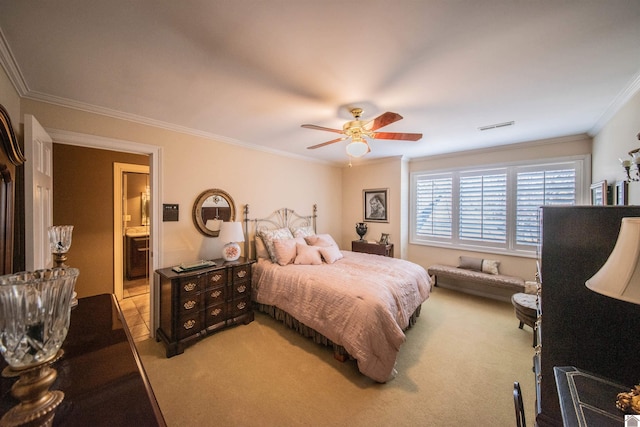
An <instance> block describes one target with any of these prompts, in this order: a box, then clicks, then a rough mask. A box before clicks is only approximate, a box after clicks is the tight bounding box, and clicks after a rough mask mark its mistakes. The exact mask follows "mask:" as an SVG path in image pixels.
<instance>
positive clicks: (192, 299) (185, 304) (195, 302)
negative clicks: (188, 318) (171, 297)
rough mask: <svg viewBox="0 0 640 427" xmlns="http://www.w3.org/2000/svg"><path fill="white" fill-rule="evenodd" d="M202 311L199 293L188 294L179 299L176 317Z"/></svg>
mask: <svg viewBox="0 0 640 427" xmlns="http://www.w3.org/2000/svg"><path fill="white" fill-rule="evenodd" d="M201 309H202V297H201V295H200V292H197V293H189V294H188V295H186V296H184V297H182V298H181V299H180V304H179V305H178V316H180V317H182V316H185V315H189V313H193V312H194V311H200V310H201Z"/></svg>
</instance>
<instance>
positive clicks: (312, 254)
mask: <svg viewBox="0 0 640 427" xmlns="http://www.w3.org/2000/svg"><path fill="white" fill-rule="evenodd" d="M296 252H297V255H296V260H295V261H294V262H293V263H294V264H298V265H321V264H322V257H321V256H320V248H318V247H316V246H308V245H302V244H300V243H297V244H296Z"/></svg>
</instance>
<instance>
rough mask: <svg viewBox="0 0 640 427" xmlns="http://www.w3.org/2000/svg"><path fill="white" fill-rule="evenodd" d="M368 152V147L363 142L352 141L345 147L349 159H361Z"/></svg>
mask: <svg viewBox="0 0 640 427" xmlns="http://www.w3.org/2000/svg"><path fill="white" fill-rule="evenodd" d="M368 152H369V146H368V145H367V143H366V142H364V141H363V140H354V141H352V142H350V143H349V144H348V145H347V154H348V155H350V156H351V157H362V156H364V155H365V154H367V153H368Z"/></svg>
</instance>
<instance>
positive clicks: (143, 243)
mask: <svg viewBox="0 0 640 427" xmlns="http://www.w3.org/2000/svg"><path fill="white" fill-rule="evenodd" d="M122 196H123V197H122V228H123V230H124V243H123V246H124V260H123V263H124V277H123V284H122V297H123V299H126V298H131V297H135V296H139V295H143V294H144V295H146V294H148V293H149V261H150V259H149V230H150V226H151V220H150V216H149V206H150V201H151V189H150V187H149V174H148V173H140V172H130V171H124V172H123V173H122Z"/></svg>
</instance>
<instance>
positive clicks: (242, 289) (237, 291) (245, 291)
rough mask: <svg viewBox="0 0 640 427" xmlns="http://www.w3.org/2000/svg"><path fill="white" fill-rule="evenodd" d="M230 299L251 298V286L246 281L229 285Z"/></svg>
mask: <svg viewBox="0 0 640 427" xmlns="http://www.w3.org/2000/svg"><path fill="white" fill-rule="evenodd" d="M231 292H232V295H231V299H236V298H242V297H247V298H248V297H250V296H251V286H250V284H249V281H248V280H245V281H242V282H236V283H233V284H232V285H231Z"/></svg>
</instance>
